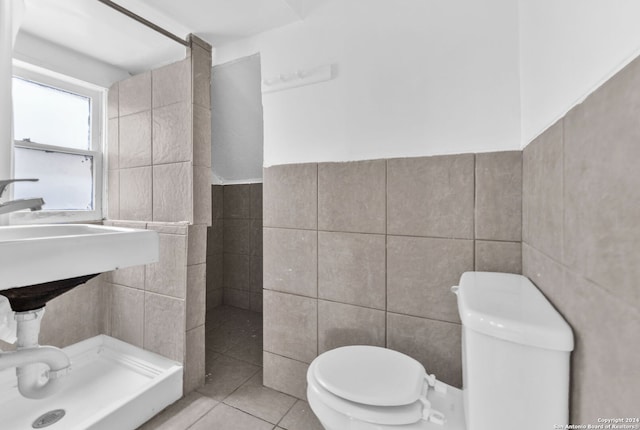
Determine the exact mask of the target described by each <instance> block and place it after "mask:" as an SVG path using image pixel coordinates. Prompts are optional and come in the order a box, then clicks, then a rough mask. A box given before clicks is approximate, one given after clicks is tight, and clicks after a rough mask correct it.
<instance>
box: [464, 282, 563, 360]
mask: <svg viewBox="0 0 640 430" xmlns="http://www.w3.org/2000/svg"><path fill="white" fill-rule="evenodd" d="M456 294H457V296H458V312H459V313H460V319H461V320H462V325H463V326H464V327H466V328H468V329H471V330H474V331H477V332H480V333H483V334H486V335H489V336H492V337H496V338H498V339H503V340H506V341H510V342H515V343H519V344H522V345H527V346H532V347H538V348H545V349H551V350H557V351H572V350H573V333H572V331H571V327H569V324H567V322H566V321H565V320H564V318H562V316H561V315H560V314H559V313H558V311H556V309H555V308H554V307H553V306H552V305H551V303H549V301H548V300H547V299H546V298H545V297H544V295H542V293H541V292H540V291H539V290H538V288H536V286H535V285H533V283H532V282H531V281H530V280H529V279H528V278H526V277H524V276H522V275H514V274H510V273H493V272H465V273H463V274H462V277H461V278H460V285H459V287H458V289H457V293H456Z"/></svg>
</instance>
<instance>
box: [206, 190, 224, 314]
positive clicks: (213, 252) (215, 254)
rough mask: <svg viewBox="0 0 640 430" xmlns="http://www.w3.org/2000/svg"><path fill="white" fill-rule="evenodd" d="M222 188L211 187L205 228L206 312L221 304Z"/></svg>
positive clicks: (222, 270)
mask: <svg viewBox="0 0 640 430" xmlns="http://www.w3.org/2000/svg"><path fill="white" fill-rule="evenodd" d="M222 188H223V186H222V185H212V186H211V226H210V227H208V228H207V300H206V302H207V312H209V311H210V310H211V309H213V308H216V307H218V306H220V305H221V304H222V297H223V294H224V284H223V279H224V278H223V276H224V269H223V262H224V252H223V251H224V247H223V242H222V240H223V237H224V230H223V225H224V218H223V213H224V212H223V211H224V207H223V201H224V200H223V195H222V193H223V190H222Z"/></svg>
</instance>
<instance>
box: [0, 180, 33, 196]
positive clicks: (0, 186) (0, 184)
mask: <svg viewBox="0 0 640 430" xmlns="http://www.w3.org/2000/svg"><path fill="white" fill-rule="evenodd" d="M39 180H40V179H36V178H29V179H0V197H2V195H3V194H4V190H5V189H6V188H7V187H8V186H9V185H11V184H12V183H14V182H38V181H39Z"/></svg>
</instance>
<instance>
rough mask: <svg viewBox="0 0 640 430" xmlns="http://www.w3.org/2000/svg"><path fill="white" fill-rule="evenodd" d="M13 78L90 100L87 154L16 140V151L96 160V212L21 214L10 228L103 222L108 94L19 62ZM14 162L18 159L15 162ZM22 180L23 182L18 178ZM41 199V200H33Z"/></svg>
mask: <svg viewBox="0 0 640 430" xmlns="http://www.w3.org/2000/svg"><path fill="white" fill-rule="evenodd" d="M13 76H15V77H18V78H22V79H25V80H28V81H33V82H37V83H40V84H43V85H46V86H49V87H52V88H57V89H60V90H62V91H67V92H70V93H74V94H78V95H81V96H84V97H88V98H90V99H91V103H90V109H91V130H90V133H91V138H90V148H89V149H88V150H83V149H74V148H67V147H61V146H53V145H46V144H43V143H38V142H33V141H25V140H17V139H16V140H15V141H14V142H13V144H14V148H25V149H36V150H48V151H54V152H61V153H65V154H74V155H88V156H91V157H93V210H50V211H47V210H41V211H33V212H31V211H20V212H13V213H11V214H10V224H42V223H60V222H96V221H102V220H103V208H104V207H106V204H105V196H106V193H105V189H104V183H105V181H104V172H105V169H104V168H103V166H104V156H103V154H104V150H103V148H105V133H104V130H105V124H106V118H105V116H106V106H105V104H106V92H107V90H106V89H105V88H102V87H99V86H97V85H93V84H90V83H87V82H84V81H80V80H78V79H75V78H71V77H69V76H65V75H62V74H59V73H55V72H52V71H49V70H46V69H43V68H41V67H36V66H32V65H29V64H26V63H23V62H20V61H14V63H13ZM13 161H14V162H15V155H14V160H13ZM18 179H21V178H18ZM32 197H40V196H32Z"/></svg>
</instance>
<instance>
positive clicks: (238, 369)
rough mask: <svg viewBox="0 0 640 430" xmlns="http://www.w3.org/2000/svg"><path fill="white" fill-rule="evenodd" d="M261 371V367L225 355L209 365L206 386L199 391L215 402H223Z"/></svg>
mask: <svg viewBox="0 0 640 430" xmlns="http://www.w3.org/2000/svg"><path fill="white" fill-rule="evenodd" d="M259 370H260V367H259V366H256V365H253V364H249V363H245V362H244V361H240V360H236V359H235V358H231V357H227V356H225V355H223V356H221V357H219V358H218V359H216V360H214V361H213V362H212V363H207V366H206V374H207V377H206V379H205V385H204V387H202V388H199V389H198V391H199V392H200V393H202V394H204V395H205V396H208V397H211V398H213V399H215V400H223V399H224V398H225V397H227V396H228V395H229V394H231V393H232V392H234V391H235V390H236V389H237V388H238V387H239V386H241V385H242V384H243V383H245V382H246V381H247V380H248V379H249V378H251V377H252V376H253V375H255V374H256V373H258V371H259Z"/></svg>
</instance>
